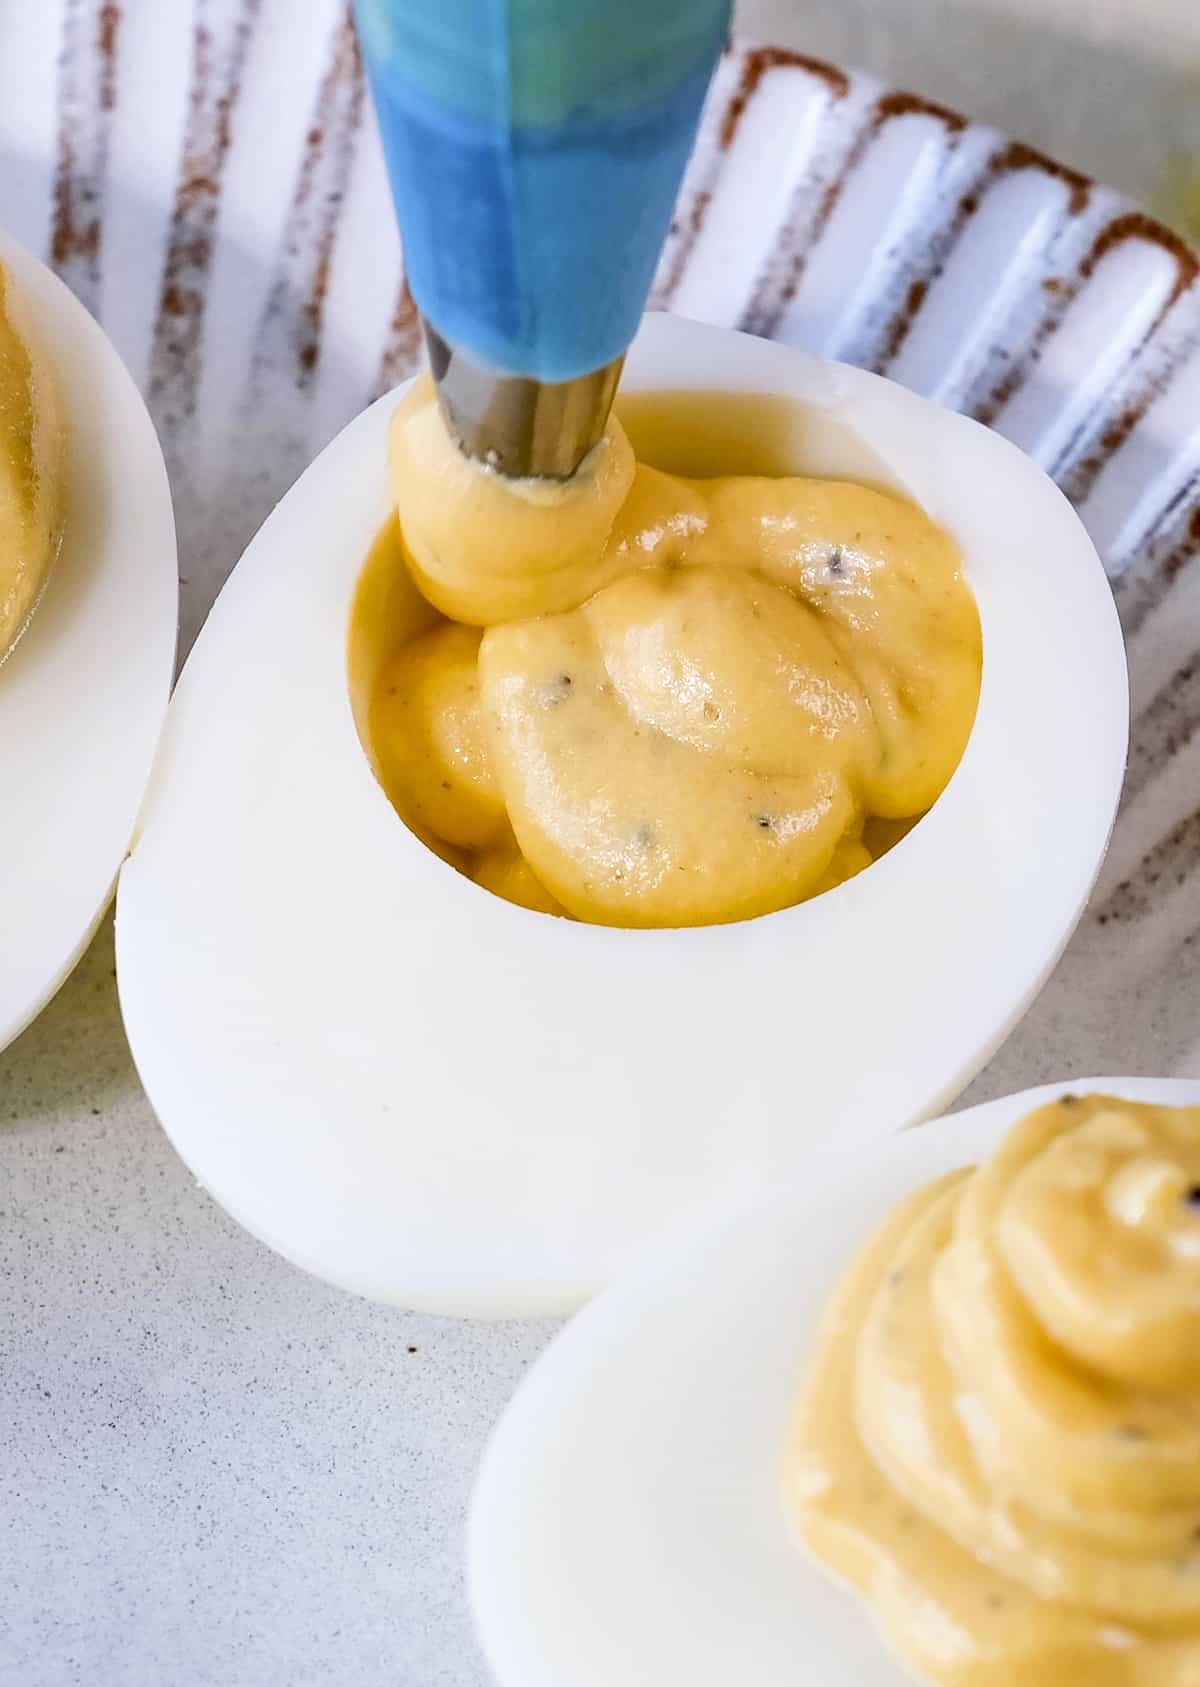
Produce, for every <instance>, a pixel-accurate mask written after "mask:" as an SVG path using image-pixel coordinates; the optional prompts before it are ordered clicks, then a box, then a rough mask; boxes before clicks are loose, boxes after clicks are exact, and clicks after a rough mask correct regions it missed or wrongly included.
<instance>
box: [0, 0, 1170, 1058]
mask: <svg viewBox="0 0 1200 1687" xmlns="http://www.w3.org/2000/svg"><path fill="white" fill-rule="evenodd" d="M0 221H2V222H4V223H6V224H7V225H8V226H9V227H10V228H11V229H12V232H13V233H15V234H16V235H17V236H18V237H19V238H21V239H23V240H24V241H26V243H27V244H29V245H31V246H32V247H33V248H34V249H35V250H37V251H40V252H43V253H45V254H47V255H48V256H49V257H50V258H51V260H52V261H53V263H54V265H55V266H56V267H57V269H58V270H59V272H60V274H62V275H63V276H64V277H65V278H66V279H67V281H68V282H69V283H70V285H71V286H72V287H73V288H74V289H75V291H76V292H77V294H78V295H79V296H80V297H81V298H82V299H83V300H84V302H85V303H86V304H88V305H89V306H90V308H91V309H92V310H93V311H94V312H95V313H96V314H97V315H98V316H99V318H100V320H101V321H102V322H103V324H104V326H105V327H106V328H107V330H108V331H109V333H110V335H111V336H112V338H113V339H114V340H115V342H116V344H117V346H118V349H119V350H120V351H121V353H122V355H123V356H124V358H125V359H126V362H127V363H128V364H129V366H130V368H131V369H132V370H133V372H134V374H135V376H136V378H137V380H138V381H139V383H140V384H141V387H142V390H143V391H144V393H145V395H146V397H147V399H148V401H149V404H150V408H151V411H152V413H153V415H154V418H155V421H156V423H157V425H158V428H159V430H160V433H161V436H162V439H163V443H164V448H165V451H166V455H167V460H168V465H169V468H170V472H171V477H172V483H173V489H174V494H175V500H176V508H177V514H178V523H179V530H180V548H181V557H182V572H183V602H184V610H183V642H184V648H186V647H187V645H188V644H189V643H190V641H191V638H192V636H194V633H195V630H196V628H197V627H198V626H199V624H200V622H201V621H202V619H203V617H204V615H205V614H206V612H207V609H208V607H209V605H210V603H211V602H212V599H213V597H214V595H215V593H216V591H217V589H218V587H219V586H220V584H221V582H222V581H223V579H224V577H225V575H226V574H227V572H228V570H229V568H230V567H231V565H232V563H233V561H234V560H235V559H236V557H237V555H238V554H239V553H240V551H241V549H242V548H243V546H244V544H245V543H246V541H247V540H248V539H249V537H250V535H251V533H252V532H253V531H254V529H255V528H256V527H257V525H258V524H259V522H260V521H261V519H262V517H263V516H264V515H265V514H266V512H267V511H268V510H269V509H270V508H271V507H272V505H273V504H274V502H275V501H276V500H277V498H278V497H279V496H280V494H281V493H282V492H283V490H284V489H285V488H286V487H287V486H288V485H289V484H290V483H291V481H292V480H293V479H294V478H295V477H296V475H297V473H298V472H299V471H300V470H301V469H302V468H303V467H304V466H305V464H306V463H307V462H308V461H309V460H310V459H311V458H312V456H313V455H314V454H315V452H316V451H317V449H318V448H319V447H320V446H321V445H323V444H324V443H325V442H326V441H327V440H328V439H329V438H331V437H332V435H333V434H334V433H335V432H336V431H337V430H338V429H339V428H340V427H341V426H342V424H343V423H344V422H345V421H346V420H347V419H348V418H349V417H350V416H351V415H352V414H354V413H355V412H356V411H357V410H359V409H360V408H361V407H362V405H363V404H364V402H365V401H366V400H367V399H369V398H370V397H371V396H373V395H375V394H377V393H378V392H380V391H381V390H383V389H385V388H387V387H388V386H389V385H391V384H393V383H394V382H395V381H397V380H398V379H399V378H400V377H402V376H403V375H405V374H406V373H407V372H409V371H410V370H411V369H412V367H413V366H414V364H415V362H416V359H417V357H418V336H417V333H416V323H415V314H414V311H413V306H412V301H411V299H410V297H409V295H408V293H407V291H406V289H405V286H404V281H403V266H402V258H401V252H400V247H399V242H398V240H397V237H396V234H395V230H394V227H393V222H392V215H391V210H390V203H389V198H388V192H387V184H386V180H385V175H384V169H383V164H382V161H381V157H380V151H379V146H378V140H377V136H376V133H375V129H374V124H373V120H372V115H371V111H370V108H369V104H368V102H367V101H366V99H365V97H364V92H363V82H362V74H361V67H360V64H359V59H358V54H357V49H356V45H355V41H354V37H353V33H352V30H351V27H350V23H349V15H348V9H347V6H346V4H345V0H306V4H305V5H304V6H302V7H300V6H296V5H295V4H294V0H192V3H191V4H188V3H187V0H179V3H177V4H174V3H173V4H163V3H162V0H123V3H122V4H119V5H118V4H115V3H113V0H41V3H39V4H38V5H28V4H26V5H10V6H8V7H3V8H0ZM653 303H654V304H655V305H656V306H658V307H661V308H667V309H671V310H676V311H679V312H681V313H684V314H686V315H691V316H695V317H699V318H702V319H704V320H706V321H709V322H714V323H719V324H726V325H735V326H739V327H742V328H747V329H750V330H751V331H753V332H755V333H758V334H763V335H767V336H770V337H774V338H777V339H781V340H785V341H792V342H796V343H799V344H802V345H804V346H806V347H808V348H810V349H812V350H814V351H817V352H820V353H823V354H825V355H827V356H832V357H836V358H841V359H844V360H847V361H850V362H854V363H858V364H862V365H864V366H866V367H868V368H871V369H875V370H880V371H883V372H885V373H887V374H889V375H891V376H892V377H894V378H895V379H896V380H899V381H901V382H904V383H906V384H908V385H909V386H911V387H913V388H915V389H917V390H918V391H920V392H923V393H926V394H929V395H932V396H934V397H937V398H939V399H941V400H942V401H944V402H946V403H948V404H951V405H954V406H956V407H958V408H959V409H961V410H964V411H966V412H967V413H969V414H971V415H973V416H976V417H979V418H981V419H982V420H985V421H987V422H989V423H991V424H992V425H993V426H994V427H996V428H998V429H999V430H1000V431H1001V432H1003V433H1005V434H1006V435H1008V436H1009V438H1011V439H1013V440H1015V441H1016V442H1017V443H1018V444H1020V445H1022V446H1023V447H1024V448H1025V449H1026V450H1027V451H1029V452H1030V453H1031V454H1032V455H1033V456H1034V457H1035V458H1036V459H1037V460H1038V461H1039V462H1040V463H1041V464H1043V466H1044V467H1046V468H1047V469H1048V470H1049V471H1050V472H1051V473H1052V474H1053V475H1054V477H1055V478H1056V479H1057V480H1058V482H1059V483H1060V485H1062V486H1063V488H1064V489H1065V490H1066V492H1067V493H1068V495H1069V496H1070V497H1071V498H1072V499H1073V500H1074V501H1075V503H1076V504H1077V505H1078V507H1079V509H1080V512H1081V514H1082V516H1083V518H1084V520H1085V522H1086V524H1087V526H1088V528H1089V529H1090V531H1091V533H1092V536H1093V538H1094V539H1095V541H1096V543H1097V545H1098V547H1099V549H1100V551H1101V553H1102V554H1103V556H1104V557H1105V559H1106V563H1107V566H1108V568H1109V571H1110V574H1111V577H1112V579H1113V583H1114V588H1115V591H1116V594H1117V598H1118V602H1119V604H1120V608H1121V613H1122V616H1123V620H1124V624H1125V628H1126V632H1127V636H1128V641H1129V655H1130V666H1131V670H1132V683H1133V698H1134V711H1135V728H1134V744H1133V751H1132V759H1131V765H1130V773H1129V783H1128V788H1127V793H1126V798H1125V805H1124V810H1123V814H1122V818H1121V821H1120V824H1119V826H1118V830H1117V834H1116V838H1115V841H1114V847H1113V851H1112V855H1111V857H1110V865H1109V868H1108V870H1107V872H1106V876H1105V878H1104V879H1103V880H1102V882H1101V886H1100V889H1099V892H1098V894H1097V898H1096V899H1095V900H1094V905H1093V909H1092V912H1091V915H1090V916H1089V919H1088V920H1087V921H1086V922H1085V924H1084V927H1083V929H1082V932H1081V935H1080V937H1079V938H1078V939H1077V940H1076V943H1075V945H1074V946H1073V949H1072V950H1071V951H1070V952H1069V953H1068V956H1067V959H1066V961H1065V962H1064V965H1063V968H1062V969H1060V974H1059V977H1058V979H1057V980H1056V982H1055V984H1054V985H1052V987H1051V989H1050V991H1049V993H1048V996H1047V998H1045V999H1044V1000H1045V1004H1046V1005H1045V1006H1044V1007H1041V1008H1039V1009H1038V1010H1035V1014H1034V1019H1033V1022H1032V1028H1027V1029H1024V1030H1023V1031H1022V1032H1021V1033H1020V1034H1019V1035H1018V1037H1017V1039H1016V1040H1015V1043H1014V1044H1013V1045H1010V1049H1013V1050H1014V1052H1013V1053H1012V1054H1011V1055H1008V1054H1006V1055H1005V1056H1004V1057H1002V1059H1003V1060H1006V1061H1008V1062H1009V1067H1008V1069H1007V1070H1006V1072H1005V1074H1004V1076H1005V1077H1006V1078H1007V1079H1008V1081H1009V1083H1010V1084H1011V1083H1013V1082H1028V1081H1029V1080H1030V1079H1031V1078H1033V1077H1036V1076H1037V1075H1038V1074H1037V1071H1036V1070H1032V1069H1031V1063H1032V1065H1033V1066H1037V1065H1039V1064H1040V1065H1045V1064H1047V1063H1048V1064H1049V1065H1056V1066H1059V1067H1073V1066H1079V1065H1084V1066H1090V1067H1092V1068H1094V1069H1102V1068H1103V1067H1104V1066H1105V1065H1106V1064H1107V1063H1108V1062H1110V1061H1115V1062H1116V1063H1117V1064H1118V1065H1122V1064H1124V1065H1125V1066H1127V1067H1128V1066H1142V1065H1145V1064H1147V1063H1149V1064H1153V1065H1156V1066H1158V1067H1159V1068H1160V1069H1163V1068H1170V1067H1172V1066H1178V1065H1179V1064H1180V1063H1184V1064H1187V1063H1189V1062H1192V1061H1193V1060H1196V1059H1200V1034H1198V1033H1197V1032H1196V1031H1195V1030H1194V1029H1193V1027H1192V1023H1191V1020H1192V1017H1193V1016H1191V1015H1190V1014H1189V1013H1188V1011H1187V1007H1186V1004H1187V1001H1188V993H1187V991H1186V990H1184V989H1181V988H1180V986H1181V984H1183V983H1186V982H1187V981H1189V980H1191V979H1193V978H1195V980H1196V982H1197V984H1200V962H1198V961H1197V953H1198V952H1200V951H1194V950H1193V947H1192V945H1191V936H1192V934H1193V933H1194V932H1196V931H1197V930H1198V929H1200V872H1198V871H1196V868H1197V866H1198V864H1200V790H1198V776H1200V732H1197V730H1196V727H1197V724H1198V723H1200V349H1198V348H1200V282H1198V279H1197V260H1196V258H1195V256H1194V255H1193V254H1192V253H1191V252H1190V251H1189V250H1188V249H1187V248H1186V247H1185V246H1184V245H1183V244H1182V242H1181V241H1180V240H1179V239H1178V238H1176V237H1175V236H1174V235H1172V234H1171V233H1170V232H1169V231H1168V230H1166V229H1165V228H1163V227H1161V226H1160V225H1158V224H1156V223H1154V222H1153V221H1151V220H1150V219H1149V218H1147V217H1146V216H1144V215H1142V214H1141V213H1140V212H1138V211H1136V210H1135V209H1134V208H1133V207H1131V206H1130V205H1128V204H1127V203H1126V202H1124V201H1123V200H1121V199H1120V198H1119V197H1118V196H1117V195H1115V194H1113V193H1112V192H1110V191H1108V190H1107V189H1105V188H1102V187H1098V186H1096V185H1095V184H1094V183H1092V182H1090V181H1088V180H1087V179H1086V178H1084V177H1082V176H1080V175H1078V174H1076V173H1075V172H1073V171H1071V170H1068V169H1065V168H1063V167H1062V166H1060V165H1058V164H1055V163H1054V162H1052V161H1051V160H1049V159H1047V158H1044V157H1042V156H1040V155H1039V154H1037V153H1035V152H1033V151H1032V150H1031V149H1030V148H1028V147H1026V146H1023V145H1021V144H1019V143H1014V142H1013V141H1010V140H1008V139H1006V138H1004V137H1003V136H1001V135H998V134H996V133H995V132H994V131H992V130H990V129H987V128H983V127H981V126H980V125H978V124H974V123H971V122H969V121H967V120H966V119H965V118H963V117H962V116H960V115H958V114H956V113H954V112H952V111H946V110H943V109H941V108H940V107H937V106H935V105H932V104H930V103H929V102H928V101H925V100H922V99H919V98H916V97H914V96H913V95H910V94H905V93H898V92H895V91H890V90H886V89H884V88H881V87H880V86H879V85H878V84H877V83H875V82H874V81H872V80H871V79H870V78H868V77H865V76H861V75H857V74H851V73H849V72H846V71H843V70H841V69H838V68H836V67H834V66H831V65H826V64H821V63H817V62H814V61H812V60H809V59H806V58H803V57H801V56H799V55H797V54H795V53H791V52H787V51H784V50H782V49H778V48H773V47H748V46H736V45H735V46H734V47H732V48H731V49H730V50H729V51H728V53H727V54H726V55H725V57H724V59H723V61H722V63H721V65H720V68H719V71H718V74H717V77H716V80H715V83H714V86H713V89H712V93H711V96H710V99H709V101H708V106H707V109H706V113H705V117H704V121H703V125H702V131H701V135H700V138H699V142H698V145H697V148H696V152H695V156H694V158H693V161H692V164H691V167H690V170H689V172H688V176H687V179H686V182H685V184H684V188H683V191H682V194H681V196H680V202H679V207H678V213H677V216H676V219H675V223H674V226H673V228H672V232H671V235H670V238H669V241H668V244H667V247H666V250H665V252H664V256H663V261H662V266H661V269H660V272H659V276H658V279H657V282H656V286H655V292H654V298H653ZM1045 566H1046V567H1047V568H1052V567H1053V566H1054V558H1053V557H1047V558H1046V559H1045ZM997 799H998V800H1003V793H997ZM1031 824H1036V817H1031ZM1053 842H1054V840H1052V839H1048V840H1047V847H1048V848H1052V847H1053ZM1155 980H1157V981H1158V983H1159V988H1157V989H1155V990H1151V991H1147V990H1146V989H1145V988H1144V986H1145V984H1146V983H1147V981H1150V982H1154V981H1155ZM1168 982H1169V983H1170V986H1171V987H1170V988H1167V987H1166V986H1167V984H1168ZM1064 992H1065V994H1064ZM1067 1022H1073V1024H1074V1030H1073V1032H1072V1033H1071V1034H1068V1033H1067V1032H1065V1031H1064V1030H1063V1026H1064V1024H1065V1023H1067ZM1031 1038H1032V1041H1031V1040H1030V1039H1031Z"/></svg>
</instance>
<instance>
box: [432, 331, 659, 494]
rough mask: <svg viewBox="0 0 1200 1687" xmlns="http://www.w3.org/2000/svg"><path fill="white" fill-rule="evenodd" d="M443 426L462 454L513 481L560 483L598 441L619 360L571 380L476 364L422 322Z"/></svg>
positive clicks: (619, 364) (603, 427)
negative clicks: (540, 377) (536, 377)
mask: <svg viewBox="0 0 1200 1687" xmlns="http://www.w3.org/2000/svg"><path fill="white" fill-rule="evenodd" d="M423 326H424V329H425V341H426V344H427V345H428V347H429V366H430V368H431V370H432V371H433V379H434V384H435V386H436V387H437V394H438V401H439V403H440V405H441V409H442V415H443V416H444V417H445V419H446V426H447V427H448V428H449V429H450V432H451V433H452V434H453V436H454V438H455V439H456V440H457V441H458V443H459V445H460V446H461V447H462V449H463V451H465V452H466V454H467V456H468V457H474V458H476V459H477V460H478V461H479V462H481V463H487V464H488V465H489V466H490V467H491V468H494V469H496V470H497V471H498V472H499V473H500V474H504V475H509V476H510V477H511V478H513V479H526V478H529V477H536V478H539V479H552V480H566V479H567V478H568V477H569V476H571V475H573V474H574V473H575V470H576V469H577V468H578V467H579V465H580V463H582V461H583V459H584V458H585V457H586V456H587V454H588V452H589V451H590V450H591V449H592V447H593V445H595V444H596V443H597V441H598V440H599V439H600V438H601V436H602V435H603V433H604V429H605V427H606V425H607V423H608V416H609V411H610V410H611V409H612V402H613V398H614V396H615V395H616V391H617V382H618V381H619V380H620V377H621V365H622V364H623V363H624V361H625V360H624V358H623V357H619V358H617V360H616V361H615V362H614V363H609V364H606V365H605V367H604V368H603V369H595V370H593V371H592V373H591V374H590V375H580V376H579V377H578V378H577V379H575V380H573V381H534V380H530V379H529V378H528V377H527V376H524V375H506V374H504V373H503V372H502V371H501V370H498V369H489V368H487V367H486V366H485V365H484V364H481V363H476V362H475V361H474V360H473V359H472V358H470V357H468V356H467V355H466V354H465V353H464V352H461V351H459V350H458V348H457V347H456V346H451V345H448V344H447V343H446V341H445V340H443V339H442V337H441V335H440V334H439V333H438V331H437V329H436V328H433V327H431V326H430V324H429V323H428V322H423Z"/></svg>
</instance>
